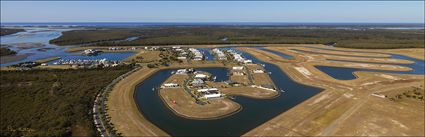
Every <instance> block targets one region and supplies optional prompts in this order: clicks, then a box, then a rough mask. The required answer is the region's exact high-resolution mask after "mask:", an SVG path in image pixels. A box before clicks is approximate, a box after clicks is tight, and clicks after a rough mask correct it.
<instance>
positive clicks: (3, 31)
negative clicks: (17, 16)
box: [0, 28, 25, 36]
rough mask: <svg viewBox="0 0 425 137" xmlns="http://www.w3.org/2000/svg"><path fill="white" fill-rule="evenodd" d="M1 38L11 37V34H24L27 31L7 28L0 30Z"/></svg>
mask: <svg viewBox="0 0 425 137" xmlns="http://www.w3.org/2000/svg"><path fill="white" fill-rule="evenodd" d="M0 30H1V31H0V36H4V35H10V34H15V33H18V32H22V31H25V30H24V29H7V28H0Z"/></svg>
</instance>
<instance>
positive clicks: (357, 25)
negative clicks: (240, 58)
mask: <svg viewBox="0 0 425 137" xmlns="http://www.w3.org/2000/svg"><path fill="white" fill-rule="evenodd" d="M1 26H4V27H12V26H37V27H40V26H62V27H63V26H67V27H81V26H88V27H143V26H260V27H261V26H264V27H295V28H297V27H299V28H309V27H311V28H317V27H325V28H336V29H344V28H371V29H424V27H425V24H424V23H332V22H330V23H314V22H298V23H297V22H294V23H292V22H2V23H1Z"/></svg>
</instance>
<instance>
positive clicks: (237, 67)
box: [232, 66, 244, 71]
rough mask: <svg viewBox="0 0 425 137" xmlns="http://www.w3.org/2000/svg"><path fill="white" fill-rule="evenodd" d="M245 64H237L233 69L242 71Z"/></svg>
mask: <svg viewBox="0 0 425 137" xmlns="http://www.w3.org/2000/svg"><path fill="white" fill-rule="evenodd" d="M243 68H244V67H243V66H235V67H232V69H233V70H236V71H241V70H243Z"/></svg>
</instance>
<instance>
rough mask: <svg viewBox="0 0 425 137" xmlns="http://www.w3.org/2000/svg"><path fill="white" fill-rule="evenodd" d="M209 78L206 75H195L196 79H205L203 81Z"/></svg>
mask: <svg viewBox="0 0 425 137" xmlns="http://www.w3.org/2000/svg"><path fill="white" fill-rule="evenodd" d="M207 78H208V75H205V74H196V75H195V79H203V80H205V79H207Z"/></svg>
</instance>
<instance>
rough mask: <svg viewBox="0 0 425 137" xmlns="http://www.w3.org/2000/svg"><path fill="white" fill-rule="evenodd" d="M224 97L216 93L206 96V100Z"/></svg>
mask: <svg viewBox="0 0 425 137" xmlns="http://www.w3.org/2000/svg"><path fill="white" fill-rule="evenodd" d="M222 95H223V94H221V93H216V94H206V95H204V97H205V98H206V99H212V98H219V97H222Z"/></svg>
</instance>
